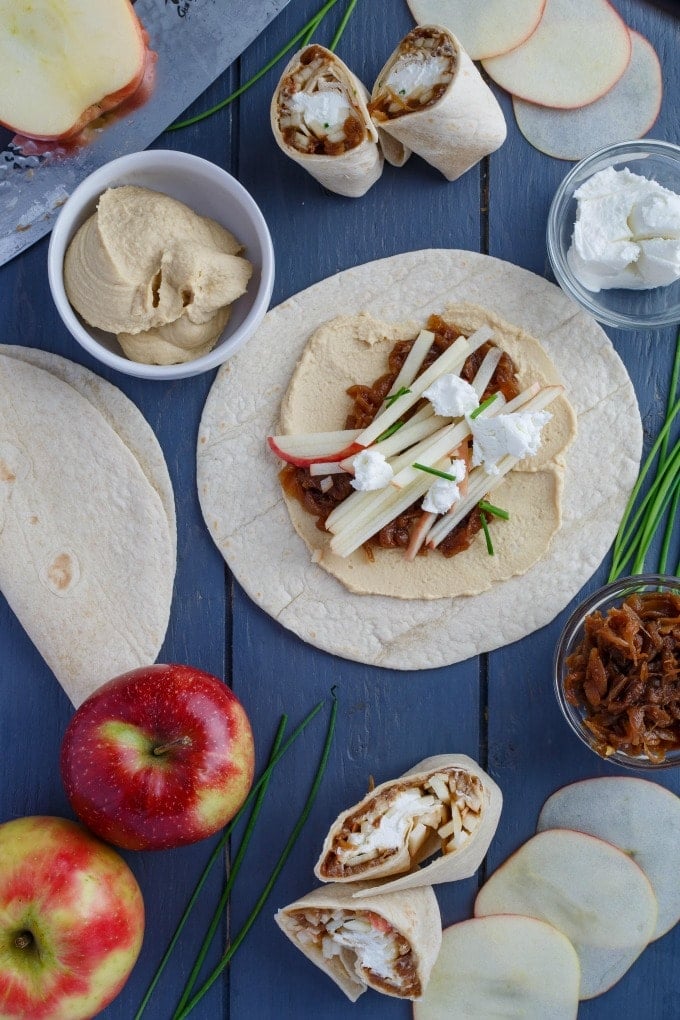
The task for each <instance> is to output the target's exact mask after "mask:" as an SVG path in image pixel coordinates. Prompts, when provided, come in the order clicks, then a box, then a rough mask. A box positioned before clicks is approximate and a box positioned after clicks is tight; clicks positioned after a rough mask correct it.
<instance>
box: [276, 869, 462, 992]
mask: <svg viewBox="0 0 680 1020" xmlns="http://www.w3.org/2000/svg"><path fill="white" fill-rule="evenodd" d="M359 891H361V892H362V900H361V903H358V902H357V900H356V899H353V896H354V894H355V893H357V892H359ZM275 920H276V923H277V924H278V926H279V928H280V929H281V930H282V931H283V932H284V933H285V934H286V935H287V936H288V938H289V939H290V940H291V942H293V943H294V945H296V946H297V947H298V949H300V950H301V951H302V952H303V953H304V954H305V956H306V957H307V958H308V959H309V960H311V961H312V963H315V964H316V966H317V967H319V968H320V969H321V970H322V971H324V973H326V974H328V976H329V977H330V978H331V979H332V980H333V981H335V983H336V985H338V986H339V987H340V988H341V989H342V990H343V992H344V993H345V995H346V996H347V997H348V998H349V999H351V1000H352V1002H356V1000H357V999H358V998H359V996H360V995H361V994H362V992H365V991H366V989H367V988H373V989H375V991H377V992H383V993H384V994H386V995H392V996H394V997H396V998H399V999H419V998H420V997H421V996H422V994H423V991H424V989H425V986H426V985H427V982H428V980H429V977H430V972H431V970H432V968H433V966H434V963H435V961H436V959H437V956H438V954H439V949H440V947H441V940H442V926H441V917H440V915H439V907H438V906H437V900H436V897H435V895H434V893H433V891H432V889H431V888H429V887H423V888H421V889H413V890H410V891H409V892H408V893H388V894H385V895H380V896H374V895H372V893H371V890H370V888H369V887H368V886H367V885H366V883H359V884H355V885H345V886H340V885H334V886H325V887H324V888H321V889H315V890H314V891H313V892H311V893H308V894H307V895H306V896H303V897H302V898H301V899H299V900H296V901H295V902H294V903H290V904H289V905H288V906H287V907H283V908H282V909H281V910H279V911H278V913H277V914H276V915H275Z"/></svg>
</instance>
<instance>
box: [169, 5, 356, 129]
mask: <svg viewBox="0 0 680 1020" xmlns="http://www.w3.org/2000/svg"><path fill="white" fill-rule="evenodd" d="M337 2H338V0H326V3H325V4H324V5H323V7H322V8H321V10H320V11H317V13H316V14H315V15H314V17H313V18H310V20H309V21H308V22H307V24H306V25H303V27H302V28H301V29H300V31H299V32H296V34H295V35H294V36H293V38H292V39H290V40H289V42H287V43H286V45H285V46H283V47H282V48H281V49H280V50H279V52H278V53H275V54H274V56H273V57H272V58H271V60H268V61H267V63H266V64H265V65H264V67H261V68H260V70H259V71H256V72H255V74H254V75H253V76H252V78H249V79H248V81H247V82H245V83H244V84H243V85H240V86H239V87H238V88H237V89H236V90H235V91H234V92H232V93H231V95H228V96H227V97H226V99H222V100H220V102H219V103H216V104H215V105H214V106H211V107H210V109H209V110H204V112H203V113H198V114H196V116H195V117H187V118H186V119H185V120H180V121H177V122H176V123H175V124H171V125H170V127H169V128H168V131H179V129H180V128H185V127H190V125H191V124H198V123H199V122H200V121H202V120H206V119H207V118H208V117H212V115H213V114H214V113H217V112H218V111H219V110H223V109H224V107H225V106H228V105H229V104H230V103H233V102H234V100H235V99H238V97H239V96H242V95H243V93H244V92H246V91H247V90H248V89H249V88H250V87H251V86H252V85H254V84H255V83H256V82H258V81H259V80H260V78H263V77H264V75H265V74H267V72H268V71H271V69H272V67H274V66H275V65H276V64H278V62H279V60H281V59H282V58H283V57H285V55H286V53H288V52H289V51H290V50H292V49H293V47H294V46H295V45H296V44H297V43H299V42H300V41H301V40H303V39H305V38H306V37H307V35H308V34H309V32H310V30H311V33H312V34H313V33H314V32H315V31H316V29H317V27H318V26H319V24H320V23H321V21H322V19H323V18H324V17H325V16H326V14H327V13H328V11H330V9H331V8H332V7H334V6H335V5H336V3H337Z"/></svg>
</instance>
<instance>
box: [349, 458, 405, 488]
mask: <svg viewBox="0 0 680 1020" xmlns="http://www.w3.org/2000/svg"><path fill="white" fill-rule="evenodd" d="M393 477H394V471H393V470H392V468H391V467H390V465H389V464H388V463H387V460H386V459H385V457H384V456H383V455H382V453H379V452H378V451H377V450H364V451H363V452H362V453H358V454H357V455H356V457H355V458H354V478H353V479H352V483H351V484H352V488H354V489H358V490H359V492H371V491H372V490H373V489H384V488H385V486H386V485H389V484H390V482H391V481H392V478H393Z"/></svg>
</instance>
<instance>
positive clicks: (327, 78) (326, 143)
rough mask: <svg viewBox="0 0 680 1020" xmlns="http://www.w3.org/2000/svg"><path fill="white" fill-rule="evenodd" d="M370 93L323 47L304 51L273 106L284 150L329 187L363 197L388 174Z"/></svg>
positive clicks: (284, 78) (273, 121)
mask: <svg viewBox="0 0 680 1020" xmlns="http://www.w3.org/2000/svg"><path fill="white" fill-rule="evenodd" d="M367 99H368V92H367V90H366V88H365V86H364V85H362V83H361V82H360V81H359V79H358V78H357V77H356V76H355V75H354V74H352V72H351V71H350V69H349V68H348V67H347V65H346V64H344V63H343V62H342V60H340V58H339V57H336V55H335V54H334V53H332V52H331V51H330V50H327V49H325V48H324V47H323V46H318V45H317V44H313V45H311V46H306V47H305V48H304V49H302V50H300V51H299V52H298V53H296V54H295V56H294V57H293V58H292V60H291V61H290V62H289V64H288V65H287V67H286V69H285V71H284V72H283V75H282V76H281V80H280V81H279V84H278V85H277V87H276V90H275V92H274V95H273V97H272V102H271V125H272V131H273V132H274V138H275V139H276V142H277V144H278V146H279V148H280V149H281V150H282V151H283V152H285V154H286V155H287V156H290V158H291V159H292V160H294V161H295V162H296V163H299V164H300V166H301V167H303V168H304V169H305V170H306V171H307V172H308V173H310V174H311V175H312V177H314V178H315V179H316V180H317V181H318V182H319V183H320V184H322V185H323V186H324V188H328V190H329V191H334V192H336V193H337V194H338V195H345V196H346V197H348V198H359V197H360V196H361V195H365V194H366V192H367V191H368V189H369V188H370V187H371V186H372V185H373V184H375V182H376V181H377V180H378V178H379V177H380V175H381V173H382V168H383V157H382V153H381V151H380V149H379V147H378V132H377V130H376V128H375V125H374V124H373V121H372V120H371V117H370V114H369V112H368V108H367V106H366V101H367Z"/></svg>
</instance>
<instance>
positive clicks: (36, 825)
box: [0, 816, 144, 1020]
mask: <svg viewBox="0 0 680 1020" xmlns="http://www.w3.org/2000/svg"><path fill="white" fill-rule="evenodd" d="M143 934H144V903H143V902H142V894H141V892H140V891H139V886H138V885H137V882H136V881H135V877H134V875H133V874H132V872H131V871H130V869H129V867H128V866H127V864H126V863H125V861H124V860H123V859H122V857H120V856H119V855H118V854H117V853H116V852H115V851H114V850H112V849H111V847H109V846H106V845H105V844H104V843H101V842H100V841H99V840H98V839H95V838H94V836H91V835H90V833H88V832H86V831H85V830H84V829H83V828H81V826H80V825H76V823H75V822H69V821H67V820H66V819H65V818H49V817H40V816H36V817H31V818H18V819H16V820H15V821H12V822H5V823H4V825H0V1016H2V1017H5V1018H8V1020H19V1018H22V1020H86V1018H89V1017H93V1016H96V1015H97V1014H98V1013H99V1012H100V1011H101V1010H102V1009H104V1007H105V1006H106V1005H107V1004H108V1003H109V1002H111V1000H112V999H113V998H115V996H116V995H117V994H118V992H119V991H120V990H121V988H122V987H123V985H124V984H125V982H126V980H127V978H128V975H129V973H130V971H131V970H132V968H133V966H134V964H135V961H136V959H137V956H138V955H139V950H140V948H141V945H142V936H143Z"/></svg>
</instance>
